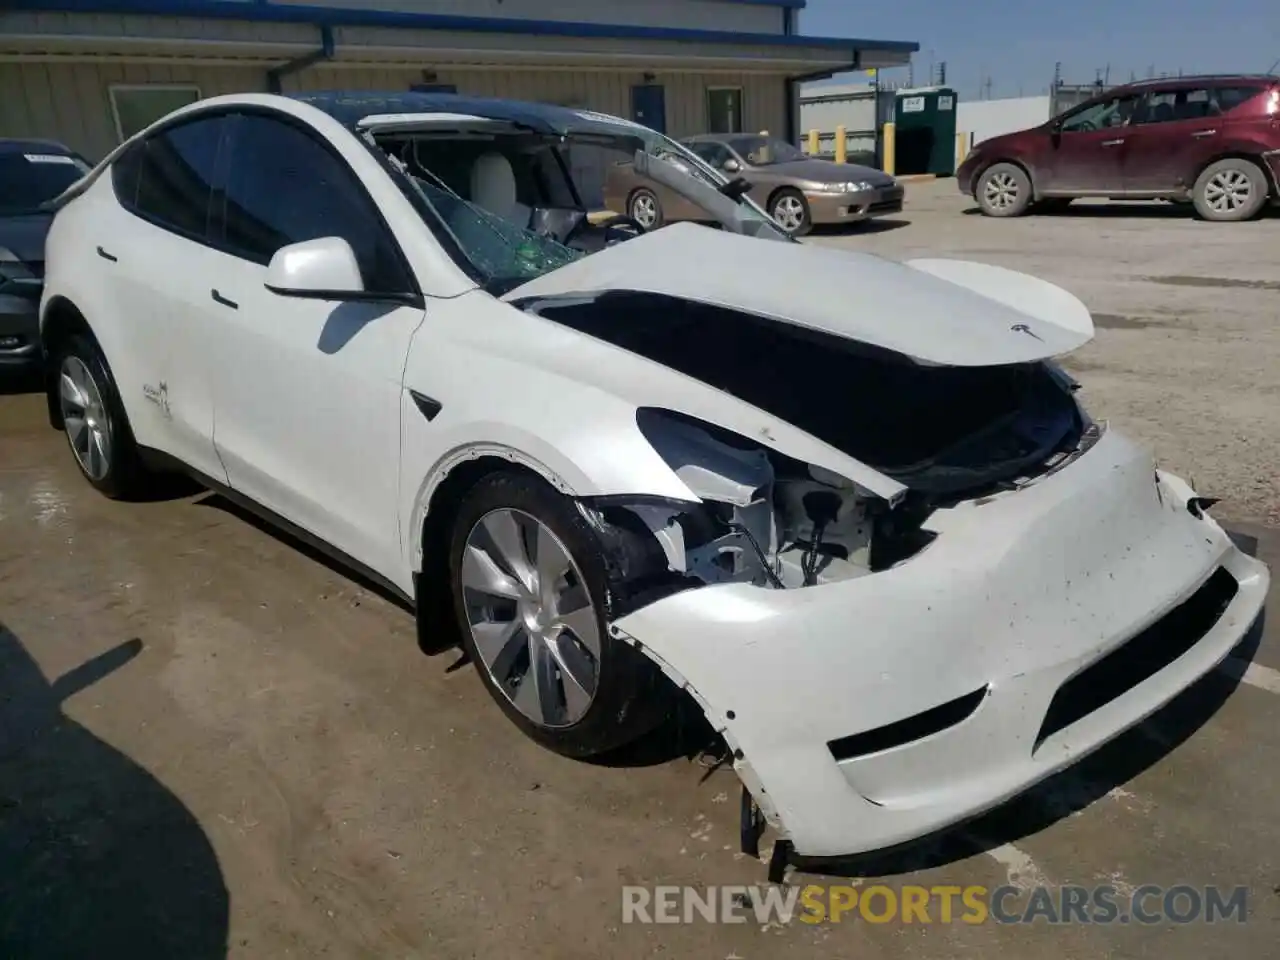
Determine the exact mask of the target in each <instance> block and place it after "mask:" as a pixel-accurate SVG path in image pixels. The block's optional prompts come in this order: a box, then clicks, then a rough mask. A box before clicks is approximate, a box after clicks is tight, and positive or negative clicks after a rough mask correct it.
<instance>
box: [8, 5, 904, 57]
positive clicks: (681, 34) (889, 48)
mask: <svg viewBox="0 0 1280 960" xmlns="http://www.w3.org/2000/svg"><path fill="white" fill-rule="evenodd" d="M732 2H739V3H758V4H766V5H770V6H780V7H786V8H791V9H796V8H798V7H800V6H803V0H732ZM5 4H6V7H7V9H9V10H27V11H36V12H51V13H54V12H56V13H90V14H136V15H143V16H156V17H185V18H197V19H208V20H239V21H248V22H256V23H279V24H308V25H311V26H315V27H329V28H339V27H388V28H395V29H409V30H441V31H450V32H459V33H482V34H507V35H516V36H544V37H567V38H579V39H609V40H637V41H645V40H652V41H667V42H675V43H696V44H718V45H730V46H732V45H739V46H767V47H778V48H788V47H792V48H795V47H799V48H810V49H827V50H833V51H835V50H839V51H842V52H845V53H848V54H850V55H853V54H856V53H858V52H859V51H867V52H872V51H874V53H875V54H877V55H879V56H882V57H890V58H893V59H895V62H896V60H897V58H902V62H905V59H906V58H907V57H909V56H910V55H911V54H912V53H914V52H916V51H917V50H919V49H920V45H919V44H917V43H912V42H909V41H895V40H868V39H862V38H842V37H808V36H802V35H798V34H785V33H780V34H764V33H742V32H738V31H728V30H694V29H687V28H681V27H648V26H636V25H630V24H603V23H581V22H573V21H555V20H524V19H518V18H495V17H472V16H454V15H444V14H424V13H403V12H395V11H386V10H369V9H356V8H341V7H321V6H311V5H306V4H295V3H271V2H261V0H260V2H254V3H249V2H245V0H5ZM850 59H856V58H854V57H852V56H851V57H850Z"/></svg>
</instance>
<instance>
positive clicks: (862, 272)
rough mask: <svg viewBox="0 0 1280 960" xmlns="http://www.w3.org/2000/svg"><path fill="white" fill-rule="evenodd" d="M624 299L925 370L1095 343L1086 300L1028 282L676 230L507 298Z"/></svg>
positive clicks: (928, 263)
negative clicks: (830, 343) (680, 302)
mask: <svg viewBox="0 0 1280 960" xmlns="http://www.w3.org/2000/svg"><path fill="white" fill-rule="evenodd" d="M618 290H630V291H636V292H642V293H653V294H662V295H666V296H671V297H680V298H681V299H684V300H692V301H697V302H701V303H708V304H713V305H715V306H720V307H726V308H729V309H733V310H740V311H742V312H744V313H752V314H755V315H757V316H762V317H768V318H769V319H772V320H778V321H781V322H784V323H791V324H795V325H796V326H801V327H808V328H811V329H814V330H820V331H822V332H824V333H829V334H833V335H835V336H838V337H844V338H846V339H850V340H857V341H860V342H862V343H866V344H870V345H872V346H876V347H882V348H884V349H886V350H892V351H895V352H896V353H901V354H904V355H906V356H909V357H913V358H915V359H916V360H919V361H921V362H923V363H930V364H941V365H948V366H994V365H997V364H1006V363H1023V362H1027V361H1032V360H1040V359H1044V358H1047V357H1053V356H1058V355H1060V354H1064V353H1069V352H1070V351H1072V350H1075V349H1076V348H1077V347H1079V346H1081V345H1082V344H1084V343H1087V342H1088V341H1089V340H1090V339H1092V337H1093V320H1092V318H1091V317H1090V315H1089V311H1088V309H1087V308H1086V307H1085V305H1084V304H1083V303H1081V302H1080V301H1079V300H1078V299H1076V298H1075V297H1074V296H1072V295H1071V294H1070V293H1067V291H1065V290H1063V289H1062V288H1061V287H1056V286H1054V285H1053V284H1050V283H1047V282H1045V281H1043V280H1039V279H1036V278H1035V277H1031V276H1028V275H1027V274H1024V273H1016V272H1014V271H1012V270H1005V269H1004V268H1002V267H993V266H988V265H986V264H980V263H968V262H965V261H961V260H913V261H908V262H907V263H897V262H895V261H892V260H886V259H883V258H881V257H877V256H873V255H871V254H866V253H858V252H855V251H850V250H837V249H834V248H831V247H821V246H815V245H812V244H800V243H777V242H769V241H766V240H757V239H754V238H751V237H742V236H738V235H737V234H734V233H729V232H727V231H723V230H713V229H709V228H706V227H701V226H697V225H694V224H690V223H679V224H673V225H672V226H670V227H666V228H664V229H662V230H658V231H655V232H653V233H650V234H647V235H645V236H642V237H638V238H636V239H634V240H629V241H627V242H625V243H620V244H617V245H616V246H613V247H610V248H608V249H606V250H603V251H601V252H600V253H596V254H593V255H591V256H588V257H583V258H582V259H581V260H578V261H576V262H574V263H571V264H569V265H568V266H564V267H561V268H560V269H558V270H553V271H552V272H550V273H548V274H545V275H543V276H541V277H539V278H537V279H536V280H531V281H530V282H528V283H526V284H523V285H521V286H519V287H517V288H516V289H515V290H512V291H511V292H510V293H508V294H507V295H506V297H505V298H504V299H506V300H508V301H516V300H523V299H527V298H530V297H554V296H565V295H573V294H586V295H590V294H596V293H604V292H608V291H618Z"/></svg>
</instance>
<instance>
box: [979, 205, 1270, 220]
mask: <svg viewBox="0 0 1280 960" xmlns="http://www.w3.org/2000/svg"><path fill="white" fill-rule="evenodd" d="M961 212H962V213H963V214H964V215H965V216H966V217H980V216H982V210H981V209H979V208H978V207H977V206H976V205H975V206H972V207H968V208H966V209H965V210H963V211H961ZM1026 216H1028V217H1032V218H1044V219H1047V220H1091V219H1092V220H1115V219H1125V218H1135V219H1140V220H1198V219H1199V218H1198V217H1197V216H1196V212H1195V208H1194V207H1193V206H1192V205H1191V204H1189V203H1157V202H1152V203H1141V202H1136V201H1124V202H1116V203H1092V202H1090V203H1084V202H1080V203H1073V204H1071V205H1070V206H1069V207H1067V208H1066V209H1062V210H1033V211H1032V212H1031V213H1029V214H1027V215H1026ZM1275 219H1280V207H1277V206H1275V205H1272V206H1271V207H1269V208H1266V209H1264V210H1263V211H1262V213H1261V214H1259V215H1258V217H1256V218H1255V219H1254V220H1252V221H1249V222H1251V223H1256V222H1257V221H1259V220H1275ZM1204 222H1206V223H1207V222H1209V221H1204Z"/></svg>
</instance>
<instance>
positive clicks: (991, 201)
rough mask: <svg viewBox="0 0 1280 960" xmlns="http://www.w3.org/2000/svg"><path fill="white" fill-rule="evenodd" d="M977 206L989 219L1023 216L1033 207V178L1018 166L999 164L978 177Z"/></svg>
mask: <svg viewBox="0 0 1280 960" xmlns="http://www.w3.org/2000/svg"><path fill="white" fill-rule="evenodd" d="M974 199H975V200H977V201H978V207H979V208H980V209H981V210H982V212H983V213H984V214H986V215H987V216H988V217H1020V216H1022V215H1023V214H1024V213H1026V212H1027V209H1028V207H1030V206H1031V178H1030V177H1028V176H1027V172H1026V171H1025V170H1023V169H1022V168H1021V167H1020V166H1018V165H1017V164H1016V163H997V164H993V165H992V166H990V167H988V168H987V169H986V171H985V172H984V173H983V174H982V176H981V177H979V178H978V189H977V190H975V191H974Z"/></svg>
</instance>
